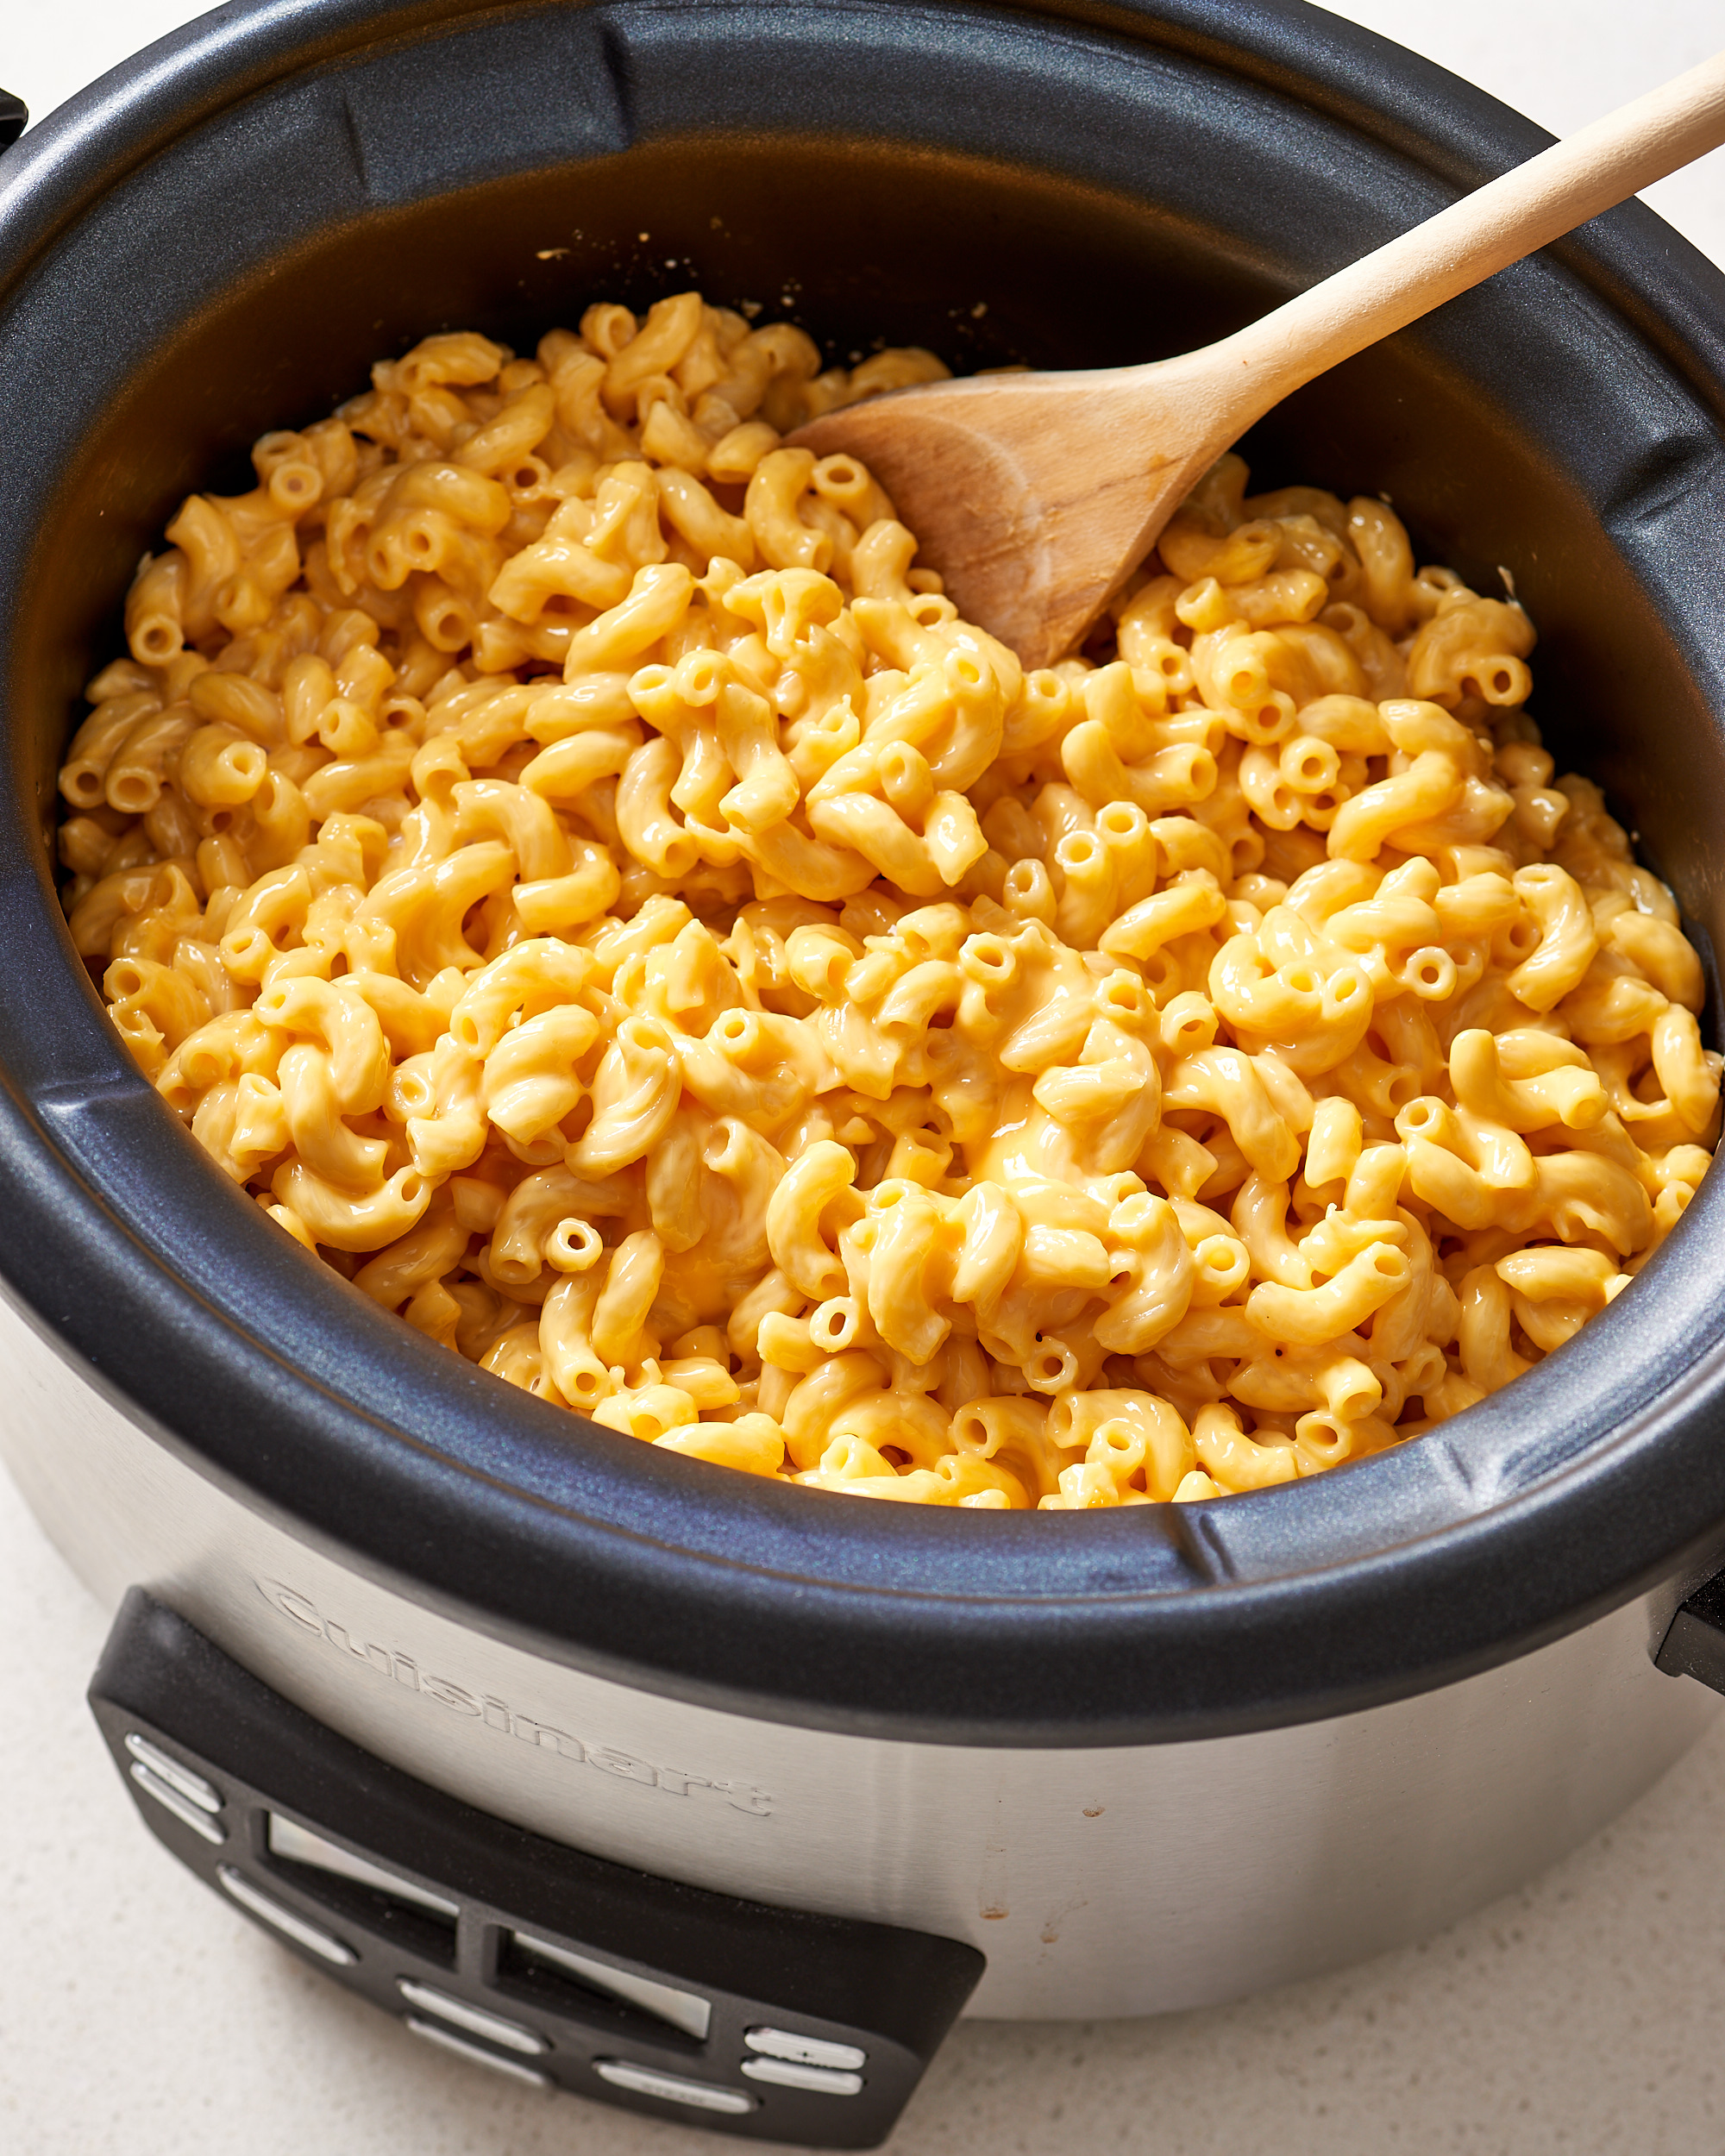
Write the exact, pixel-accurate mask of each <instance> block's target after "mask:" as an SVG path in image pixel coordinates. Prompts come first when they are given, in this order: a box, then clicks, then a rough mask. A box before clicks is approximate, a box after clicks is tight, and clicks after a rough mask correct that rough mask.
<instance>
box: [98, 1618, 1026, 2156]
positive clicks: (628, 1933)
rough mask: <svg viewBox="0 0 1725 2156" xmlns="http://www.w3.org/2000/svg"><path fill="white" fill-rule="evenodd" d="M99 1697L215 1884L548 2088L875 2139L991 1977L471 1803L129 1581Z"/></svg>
mask: <svg viewBox="0 0 1725 2156" xmlns="http://www.w3.org/2000/svg"><path fill="white" fill-rule="evenodd" d="M90 1700H91V1707H92V1708H94V1710H95V1714H96V1718H97V1721H98V1722H99V1723H100V1725H101V1727H102V1733H103V1736H104V1737H105V1739H107V1742H108V1746H109V1749H110V1752H112V1753H113V1756H114V1759H115V1762H116V1764H117V1765H118V1767H119V1769H120V1771H121V1772H122V1774H123V1775H124V1776H125V1777H126V1783H127V1786H128V1788H129V1789H130V1790H131V1792H132V1795H133V1796H134V1798H135V1801H136V1803H137V1806H138V1809H139V1811H140V1812H141V1814H142V1816H143V1818H144V1820H145V1821H146V1823H147V1825H148V1826H149V1827H150V1828H151V1829H152V1831H153V1832H154V1833H155V1834H156V1836H157V1838H158V1839H160V1841H162V1842H163V1843H164V1844H165V1845H166V1847H167V1848H169V1849H170V1850H171V1851H172V1852H173V1854H174V1855H175V1856H176V1857H178V1858H179V1859H180V1860H181V1861H182V1862H183V1863H185V1864H186V1865H190V1867H191V1869H192V1870H193V1871H196V1872H197V1873H198V1876H199V1877H201V1878H202V1879H203V1880H204V1882H205V1883H206V1884H208V1885H209V1886H210V1887H211V1888H213V1889H214V1890H215V1891H216V1892H217V1893H219V1894H221V1895H223V1896H225V1897H226V1898H227V1899H228V1900H229V1901H230V1902H232V1903H233V1904H234V1906H235V1908H239V1909H242V1910H243V1911H244V1913H245V1914H246V1915H248V1916H249V1917H251V1918H252V1919H253V1920H254V1921H256V1922H257V1923H259V1924H261V1925H263V1926H264V1927H266V1928H267V1930H269V1931H270V1932H272V1933H273V1934H274V1935H275V1937H276V1938H277V1939H278V1940H279V1941H280V1942H281V1944H282V1945H283V1946H285V1947H287V1948H288V1949H289V1950H290V1951H291V1952H294V1953H297V1954H298V1955H300V1956H301V1957H302V1958H303V1959H304V1960H306V1961H308V1962H310V1963H311V1965H312V1966H314V1967H315V1968H318V1969H321V1970H322V1971H323V1972H324V1973H325V1974H326V1975H329V1976H331V1977H335V1978H336V1980H337V1981H338V1982H340V1983H342V1984H347V1985H348V1986H349V1987H350V1988H351V1989H352V1990H355V1991H357V1992H359V1993H361V1995H362V1996H365V1997H366V1998H367V1999H369V2000H370V2001H371V2002H373V2004H374V2005H376V2006H379V2007H381V2008H382V2009H384V2011H385V2012H386V2013H389V2014H392V2015H395V2016H396V2017H397V2018H398V2020H399V2021H401V2022H402V2023H403V2024H404V2025H405V2027H406V2028H408V2029H410V2030H411V2032H412V2033H413V2034H414V2035H416V2036H417V2037H419V2038H421V2039H423V2040H424V2041H425V2042H426V2043H428V2044H434V2045H436V2046H438V2047H439V2048H440V2049H442V2050H443V2051H446V2052H449V2053H454V2054H455V2056H456V2057H457V2058H460V2059H467V2060H468V2061H470V2062H472V2063H473V2064H474V2065H476V2066H481V2067H484V2068H486V2069H487V2070H489V2071H491V2072H492V2073H494V2074H498V2075H500V2076H503V2077H505V2078H507V2079H509V2080H511V2081H514V2082H517V2083H519V2084H524V2085H526V2086H528V2087H531V2088H536V2089H545V2090H551V2089H563V2090H570V2091H573V2092H574V2093H575V2094H578V2095H581V2096H592V2097H596V2098H599V2100H601V2101H603V2102H606V2103H618V2104H624V2105H626V2106H628V2107H629V2108H630V2109H633V2110H638V2111H642V2112H644V2113H647V2114H649V2115H651V2116H653V2117H655V2118H659V2119H666V2120H681V2121H682V2122H685V2123H687V2124H691V2125H699V2126H702V2127H705V2128H707V2129H708V2130H709V2131H717V2132H719V2133H731V2134H742V2135H746V2136H751V2137H753V2138H754V2139H756V2140H768V2141H791V2142H795V2143H798V2144H800V2145H801V2146H803V2147H814V2148H871V2147H875V2144H876V2143H878V2142H879V2141H881V2140H883V2139H884V2138H885V2136H886V2135H887V2134H888V2133H889V2132H890V2131H891V2130H892V2128H893V2125H894V2122H895V2121H896V2120H897V2118H898V2115H899V2113H900V2110H902V2109H903V2108H904V2105H905V2103H906V2099H907V2098H908V2097H909V2096H910V2094H911V2091H912V2090H913V2089H914V2088H915V2086H916V2084H917V2082H918V2081H919V2078H921V2075H922V2071H923V2069H924V2067H925V2066H926V2065H927V2064H928V2061H929V2059H931V2057H932V2055H933V2053H934V2052H935V2049H936V2048H937V2046H938V2045H939V2043H940V2041H941V2039H942V2038H943V2037H944V2035H945V2034H946V2032H947V2030H948V2029H949V2028H950V2026H951V2025H952V2022H953V2021H954V2020H955V2019H956V2018H957V2015H958V2012H959V2009H961V2007H963V2003H964V2002H965V2000H966V1999H968V1998H969V1996H970V1993H971V1991H972V1990H974V1989H975V1984H976V1980H977V1978H978V1977H980V1976H981V1975H982V1966H983V1961H982V1955H981V1954H980V1953H979V1952H977V1951H976V1950H975V1947H973V1946H967V1945H965V1944H963V1942H962V1941H960V1940H951V1939H941V1938H937V1937H934V1936H933V1935H931V1934H927V1933H924V1932H913V1931H905V1930H900V1929H898V1928H895V1927H890V1926H887V1925H882V1924H868V1923H859V1922H854V1921H848V1920H844V1919H840V1918H835V1917H828V1916H819V1915H811V1914H806V1913H803V1912H800V1911H798V1910H794V1909H781V1908H771V1907H768V1905H767V1904H765V1903H762V1902H745V1901H740V1900H737V1899H735V1898H734V1897H732V1896H729V1895H723V1894H712V1893H708V1892H706V1891H705V1890H701V1889H699V1888H695V1887H689V1886H684V1885H682V1884H681V1883H678V1882H676V1881H674V1880H669V1879H662V1878H657V1877H653V1876H652V1875H650V1874H649V1873H646V1872H641V1871H630V1870H629V1869H628V1868H627V1867H625V1866H624V1865H615V1864H610V1863H606V1862H605V1861H603V1860H602V1859H600V1858H594V1857H588V1856H586V1855H583V1854H581V1853H580V1852H578V1851H575V1850H573V1849H569V1848H567V1847H565V1846H563V1845H562V1844H561V1842H554V1841H548V1840H546V1839H543V1837H542V1836H540V1835H537V1834H531V1833H526V1832H524V1830H523V1829H521V1828H519V1827H512V1826H510V1825H508V1824H507V1823H506V1822H505V1821H502V1820H499V1819H496V1818H494V1817H492V1815H491V1814H487V1813H484V1812H480V1811H476V1810H474V1808H472V1807H471V1806H468V1805H466V1804H462V1803H461V1802H457V1801H456V1800H455V1798H454V1797H451V1796H446V1795H444V1793H443V1792H442V1790H439V1789H433V1788H432V1787H431V1786H430V1784H429V1783H424V1782H421V1781H419V1780H417V1778H416V1777H413V1776H411V1775H408V1774H404V1773H403V1772H401V1771H400V1770H399V1769H398V1768H395V1767H392V1766H389V1765H387V1764H385V1762H383V1761H382V1760H380V1759H379V1758H375V1757H373V1754H371V1753H370V1752H365V1751H363V1750H361V1748H360V1747H359V1746H358V1745H354V1744H351V1743H349V1742H348V1739H346V1738H344V1737H340V1736H337V1735H336V1733H335V1732H334V1731H333V1730H330V1729H329V1728H327V1727H324V1725H323V1723H321V1722H319V1721H317V1720H314V1719H313V1718H312V1717H311V1715H309V1714H304V1713H303V1712H302V1711H301V1710H300V1709H299V1708H297V1707H294V1706H292V1704H290V1702H287V1701H286V1700H285V1699H283V1698H282V1697H281V1696H280V1695H279V1694H278V1693H276V1692H273V1691H272V1690H271V1689H270V1688H269V1687H268V1686H267V1685H266V1684H264V1683H260V1681H259V1679H258V1678H256V1677H254V1676H252V1675H251V1673H250V1672H249V1671H248V1670H244V1669H242V1667H241V1666H240V1664H238V1663H236V1662H235V1661H234V1660H232V1659H231V1658H230V1657H229V1656H228V1655H226V1654H224V1653H223V1651H221V1650H220V1649H219V1648H218V1647H216V1645H214V1644H213V1643H212V1642H211V1641H210V1639H206V1638H205V1637H204V1634H203V1633H200V1632H198V1630H197V1629H196V1628H195V1627H194V1626H191V1625H190V1624H188V1623H187V1622H186V1621H185V1619H184V1618H182V1617H180V1616H178V1615H177V1614H175V1613H174V1612H173V1610H171V1609H169V1608H166V1606H165V1605H164V1604H163V1603H161V1602H159V1601H155V1600H154V1599H153V1598H152V1597H151V1596H149V1595H146V1594H145V1593H144V1592H143V1591H142V1590H141V1589H133V1591H132V1592H131V1594H129V1595H128V1596H127V1598H126V1601H125V1602H124V1604H123V1605H122V1608H121V1611H120V1614H119V1616H118V1618H117V1619H116V1622H115V1626H114V1630H113V1632H112V1633H111V1634H110V1638H109V1641H108V1645H107V1647H106V1648H105V1650H104V1651H103V1658H102V1663H101V1666H100V1667H99V1668H98V1670H97V1672H96V1677H95V1679H94V1681H93V1683H92V1684H91V1693H90Z"/></svg>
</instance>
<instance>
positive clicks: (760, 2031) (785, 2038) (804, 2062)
mask: <svg viewBox="0 0 1725 2156" xmlns="http://www.w3.org/2000/svg"><path fill="white" fill-rule="evenodd" d="M743 2042H744V2043H745V2044H747V2045H748V2046H749V2048H750V2051H759V2052H765V2053H766V2054H767V2056H768V2059H789V2060H790V2062H791V2063H792V2065H795V2066H837V2067H838V2068H840V2069H841V2070H842V2069H844V2068H845V2067H851V2068H856V2067H857V2066H866V2065H868V2063H869V2054H868V2053H867V2052H866V2051H864V2050H863V2049H862V2046H861V2045H860V2044H835V2043H834V2042H833V2041H832V2040H831V2038H830V2037H826V2036H801V2035H799V2034H798V2033H797V2031H796V2030H795V2029H792V2028H751V2029H745V2030H744V2032H743Z"/></svg>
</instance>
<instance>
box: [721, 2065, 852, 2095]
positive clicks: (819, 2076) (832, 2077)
mask: <svg viewBox="0 0 1725 2156" xmlns="http://www.w3.org/2000/svg"><path fill="white" fill-rule="evenodd" d="M743 2072H744V2073H746V2074H747V2075H748V2077H749V2078H750V2080H751V2081H771V2082H774V2083H775V2084H777V2086H778V2087H780V2088H781V2089H818V2090H819V2091H820V2093H821V2094H822V2095H823V2096H861V2095H862V2075H861V2074H848V2073H840V2072H839V2071H837V2068H836V2067H832V2066H800V2065H798V2064H797V2062H796V2060H795V2059H744V2060H743Z"/></svg>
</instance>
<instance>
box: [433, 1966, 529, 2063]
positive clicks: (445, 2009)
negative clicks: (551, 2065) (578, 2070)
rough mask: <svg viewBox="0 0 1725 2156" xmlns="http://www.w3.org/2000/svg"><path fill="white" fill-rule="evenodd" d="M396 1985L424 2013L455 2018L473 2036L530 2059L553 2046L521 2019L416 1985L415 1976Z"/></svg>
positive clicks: (457, 2023) (458, 2024)
mask: <svg viewBox="0 0 1725 2156" xmlns="http://www.w3.org/2000/svg"><path fill="white" fill-rule="evenodd" d="M395 1988H396V1990H398V1991H399V1992H400V1994H401V1996H402V1997H403V1998H404V1999H405V2000H406V2002H407V2003H408V2004H409V2005H410V2006H417V2008H418V2009H419V2010H420V2012H421V2013H422V2014H435V2015H436V2016H437V2017H438V2019H439V2020H440V2021H453V2022H454V2023H455V2027H456V2028H464V2029H466V2031H467V2034H468V2035H469V2036H483V2037H485V2038H486V2040H487V2041H488V2042H490V2043H493V2044H501V2045H503V2046H504V2047H505V2050H508V2051H524V2052H525V2053H527V2054H528V2056H529V2057H530V2058H536V2057H537V2056H538V2054H539V2053H541V2052H544V2051H549V2050H550V2048H551V2046H549V2044H548V2043H547V2042H546V2041H545V2039H544V2038H543V2036H542V2035H540V2034H539V2032H538V2031H537V2030H536V2029H531V2028H523V2027H522V2025H521V2023H520V2022H519V2021H505V2020H504V2018H503V2016H502V2015H500V2014H487V2013H486V2010H485V2009H484V2008H483V2007H478V2006H469V2005H468V2003H467V2001H466V2000H465V1999H455V1998H451V1997H450V1996H449V1993H448V1992H447V1991H434V1990H432V1988H431V1986H430V1984H416V1983H415V1982H414V1980H413V1978H412V1977H398V1978H397V1979H396V1986H395Z"/></svg>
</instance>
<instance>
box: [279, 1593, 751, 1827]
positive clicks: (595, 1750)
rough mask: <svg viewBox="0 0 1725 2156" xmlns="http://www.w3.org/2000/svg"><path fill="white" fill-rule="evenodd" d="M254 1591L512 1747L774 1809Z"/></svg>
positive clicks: (740, 1789)
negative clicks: (573, 1729) (521, 1707)
mask: <svg viewBox="0 0 1725 2156" xmlns="http://www.w3.org/2000/svg"><path fill="white" fill-rule="evenodd" d="M253 1585H254V1587H255V1588H256V1589H257V1590H258V1592H259V1594H260V1595H262V1596H263V1598H264V1600H265V1601H267V1603H268V1604H269V1606H270V1608H272V1609H276V1610H279V1611H280V1613H281V1614H282V1615H283V1616H284V1617H285V1618H288V1619H289V1620H292V1623H294V1624H295V1625H297V1626H299V1628H300V1629H301V1630H302V1631H304V1632H308V1633H316V1635H317V1637H318V1638H319V1639H322V1640H323V1641H324V1642H325V1643H326V1644H327V1645H329V1646H331V1647H333V1648H335V1649H336V1652H337V1653H339V1654H344V1655H350V1656H351V1657H352V1658H353V1659H354V1661H355V1662H356V1663H358V1664H359V1665H360V1666H361V1669H366V1670H371V1671H372V1673H373V1675H374V1676H377V1677H384V1678H386V1679H387V1680H388V1681H389V1682H390V1683H395V1684H399V1685H401V1686H402V1687H403V1688H404V1689H405V1690H407V1691H410V1692H417V1693H418V1694H419V1695H420V1696H421V1697H422V1698H424V1699H430V1700H436V1702H437V1704H438V1705H439V1706H440V1707H446V1708H449V1712H450V1713H451V1714H466V1715H470V1716H472V1717H473V1718H474V1720H476V1721H479V1722H480V1723H482V1724H483V1725H484V1727H486V1728H487V1729H494V1730H496V1731H497V1733H498V1734H499V1736H504V1737H513V1738H514V1739H516V1740H517V1743H520V1744H525V1745H536V1746H538V1747H539V1748H541V1749H542V1750H543V1751H546V1752H555V1753H556V1755H557V1757H558V1758H560V1759H568V1760H572V1761H574V1762H575V1763H576V1764H584V1765H586V1766H590V1767H597V1768H598V1770H599V1772H600V1773H601V1774H609V1775H612V1776H614V1777H616V1778H617V1779H618V1781H621V1782H634V1783H639V1784H640V1785H641V1786H642V1787H643V1788H644V1789H663V1790H664V1791H665V1792H666V1793H667V1794H668V1796H684V1797H711V1798H717V1799H718V1801H719V1802H721V1803H724V1804H729V1805H731V1807H732V1808H734V1809H735V1810H737V1811H739V1812H751V1813H753V1814H755V1816H756V1818H764V1817H765V1816H766V1815H767V1814H768V1813H769V1812H770V1811H771V1810H772V1808H773V1800H772V1798H771V1797H770V1796H768V1795H767V1793H766V1791H765V1790H764V1789H756V1788H755V1787H754V1786H753V1785H752V1784H751V1783H747V1782H724V1781H716V1780H714V1779H713V1778H712V1777H711V1776H708V1775H705V1774H685V1773H683V1772H681V1770H679V1769H678V1768H675V1767H655V1766H654V1765H653V1764H651V1762H650V1761H649V1760H646V1759H637V1758H636V1756H635V1754H634V1753H633V1752H618V1750H617V1749H616V1748H615V1747H614V1746H613V1745H596V1744H593V1743H592V1742H591V1741H590V1740H588V1739H586V1738H581V1737H574V1736H571V1735H570V1733H569V1732H568V1730H567V1729H557V1728H555V1727H553V1726H552V1725H551V1724H550V1723H549V1722H542V1721H537V1720H535V1719H534V1717H533V1716H532V1715H531V1714H517V1712H516V1711H515V1709H514V1708H511V1707H510V1706H507V1705H506V1704H505V1702H503V1701H502V1700H500V1699H497V1698H495V1697H494V1696H493V1695H492V1694H491V1693H489V1692H471V1691H469V1690H468V1689H467V1687H466V1686H465V1685H462V1684H454V1683H451V1682H450V1681H449V1678H448V1677H434V1676H433V1675H432V1674H431V1673H430V1671H429V1670H422V1669H421V1668H420V1666H419V1664H418V1662H417V1660H416V1659H415V1658H414V1657H413V1656H412V1655H410V1654H403V1653H401V1652H400V1651H398V1649H396V1648H393V1647H384V1646H380V1645H378V1644H377V1643H376V1641H374V1640H369V1639H361V1638H360V1637H359V1635H358V1634H357V1633H351V1632H349V1631H348V1629H347V1627H346V1626H343V1625H338V1624H337V1623H336V1620H335V1619H334V1618H333V1617H326V1616H324V1614H323V1612H322V1611H321V1610H320V1609H319V1608H318V1607H317V1604H316V1603H315V1602H314V1601H312V1600H311V1597H310V1596H309V1595H301V1594H299V1593H298V1591H297V1590H296V1589H293V1588H292V1587H284V1586H283V1585H282V1583H281V1582H280V1581H279V1580H254V1582H253Z"/></svg>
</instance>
